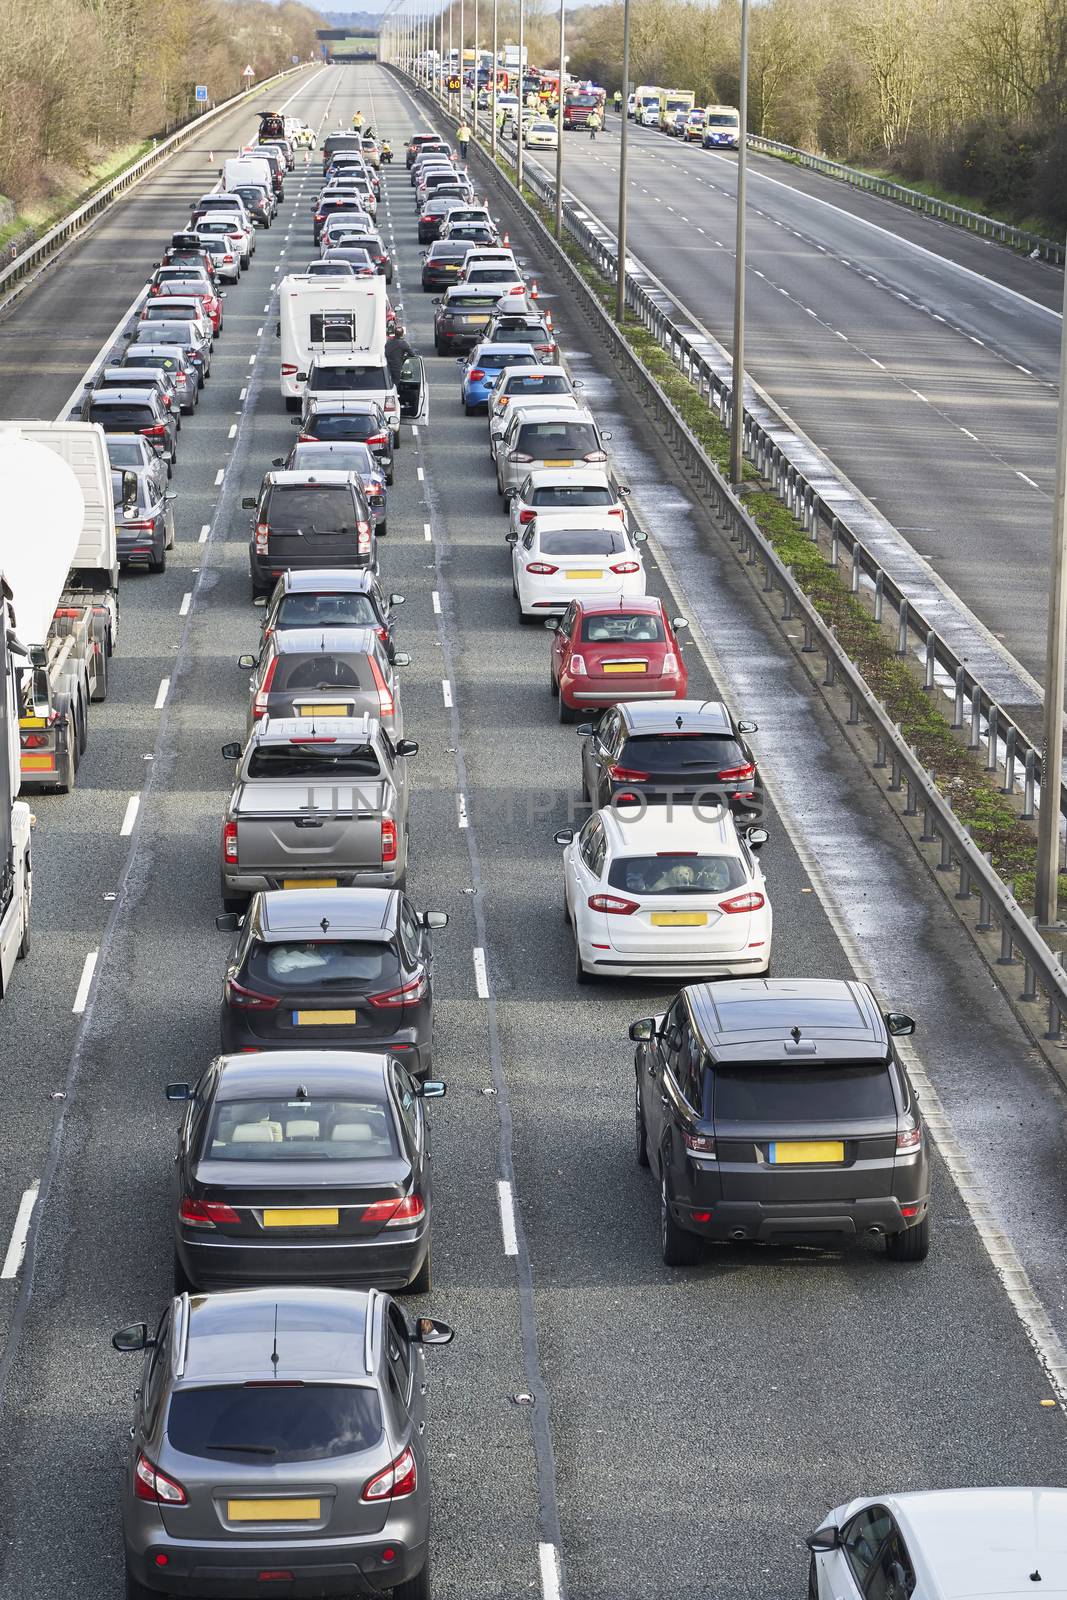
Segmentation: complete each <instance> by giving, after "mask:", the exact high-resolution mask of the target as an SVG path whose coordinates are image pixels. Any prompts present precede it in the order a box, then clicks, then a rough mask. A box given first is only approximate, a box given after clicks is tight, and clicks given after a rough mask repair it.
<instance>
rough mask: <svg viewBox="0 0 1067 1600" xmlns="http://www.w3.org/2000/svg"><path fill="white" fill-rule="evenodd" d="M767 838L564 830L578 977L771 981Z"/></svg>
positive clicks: (633, 818) (658, 818) (614, 823)
mask: <svg viewBox="0 0 1067 1600" xmlns="http://www.w3.org/2000/svg"><path fill="white" fill-rule="evenodd" d="M766 838H767V835H766V833H765V832H764V831H763V829H762V828H757V829H752V830H751V831H750V833H749V835H748V838H747V840H745V839H742V838H740V836H739V835H738V832H737V829H736V828H735V826H734V821H733V817H732V816H731V815H730V809H729V807H728V806H726V805H719V804H716V803H714V802H710V803H708V804H706V805H701V806H700V807H699V809H698V808H697V807H695V806H694V807H690V806H666V805H638V806H629V807H622V806H605V807H604V808H603V810H601V811H594V812H593V815H592V816H591V817H590V818H589V819H588V820H587V821H586V822H585V824H584V825H583V826H582V828H581V829H580V831H579V832H578V833H577V834H576V833H575V832H574V830H573V829H572V828H563V829H561V830H560V831H559V832H558V833H557V834H556V843H557V844H561V845H563V847H564V849H563V898H564V904H565V908H566V914H567V920H568V922H569V923H570V924H571V928H572V929H573V932H574V946H575V957H574V971H575V977H576V978H577V980H578V982H579V983H586V982H588V980H589V978H590V977H596V976H603V977H615V978H635V977H673V976H675V975H680V976H684V977H687V978H689V977H718V976H725V977H736V978H750V977H751V978H762V977H765V976H766V975H767V973H768V971H769V970H770V963H771V924H772V915H771V904H770V901H769V899H768V898H767V886H766V883H765V882H764V878H763V873H762V872H761V871H760V866H759V862H758V861H757V859H756V854H755V850H754V848H753V847H754V846H756V847H758V846H759V845H760V844H762V843H764V841H765V840H766ZM834 1592H835V1593H836V1591H834ZM830 1593H831V1591H830V1590H827V1595H829V1594H830Z"/></svg>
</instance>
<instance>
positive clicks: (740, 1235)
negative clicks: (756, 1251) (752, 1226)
mask: <svg viewBox="0 0 1067 1600" xmlns="http://www.w3.org/2000/svg"><path fill="white" fill-rule="evenodd" d="M730 1238H731V1239H733V1240H734V1241H735V1243H739V1242H740V1241H741V1240H742V1239H747V1238H748V1234H747V1233H746V1232H745V1230H744V1228H735V1229H734V1231H733V1233H731V1235H730Z"/></svg>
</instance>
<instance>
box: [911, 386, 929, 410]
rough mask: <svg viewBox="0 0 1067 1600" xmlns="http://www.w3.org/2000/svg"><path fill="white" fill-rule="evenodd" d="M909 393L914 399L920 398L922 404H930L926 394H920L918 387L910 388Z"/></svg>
mask: <svg viewBox="0 0 1067 1600" xmlns="http://www.w3.org/2000/svg"><path fill="white" fill-rule="evenodd" d="M911 393H912V394H913V395H914V396H915V398H916V400H921V401H922V403H923V405H924V406H928V405H929V404H930V402H929V400H928V399H927V398H926V396H925V395H924V394H920V393H919V391H918V389H912V391H911Z"/></svg>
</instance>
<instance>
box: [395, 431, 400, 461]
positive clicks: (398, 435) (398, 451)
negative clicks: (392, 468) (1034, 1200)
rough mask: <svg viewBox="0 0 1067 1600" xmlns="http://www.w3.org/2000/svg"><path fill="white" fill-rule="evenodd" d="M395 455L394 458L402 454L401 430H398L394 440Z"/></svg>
mask: <svg viewBox="0 0 1067 1600" xmlns="http://www.w3.org/2000/svg"><path fill="white" fill-rule="evenodd" d="M393 454H394V456H397V455H399V454H400V429H399V428H398V429H397V430H396V437H395V438H394V440H393Z"/></svg>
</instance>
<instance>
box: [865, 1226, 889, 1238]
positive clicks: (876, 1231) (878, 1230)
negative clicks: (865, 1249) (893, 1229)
mask: <svg viewBox="0 0 1067 1600" xmlns="http://www.w3.org/2000/svg"><path fill="white" fill-rule="evenodd" d="M867 1232H868V1233H870V1234H873V1235H874V1237H875V1238H876V1239H880V1238H881V1236H882V1234H883V1233H884V1232H885V1229H884V1228H883V1227H882V1225H881V1223H880V1222H872V1223H871V1226H870V1227H869V1228H868V1229H867Z"/></svg>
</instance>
